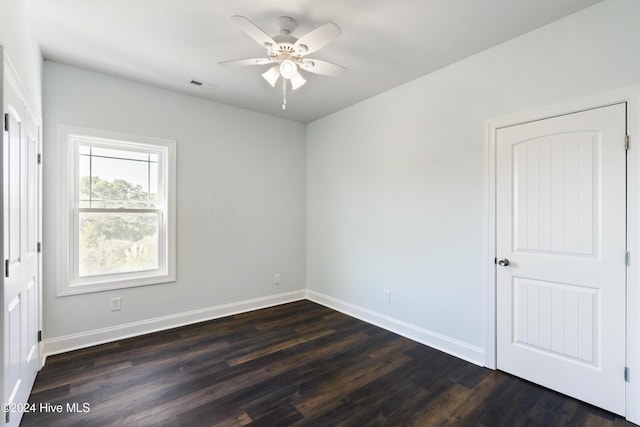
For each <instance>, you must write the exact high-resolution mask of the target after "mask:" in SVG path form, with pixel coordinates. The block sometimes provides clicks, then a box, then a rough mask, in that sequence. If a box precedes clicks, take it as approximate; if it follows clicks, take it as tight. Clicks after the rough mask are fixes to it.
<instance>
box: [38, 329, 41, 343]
mask: <svg viewBox="0 0 640 427" xmlns="http://www.w3.org/2000/svg"><path fill="white" fill-rule="evenodd" d="M38 342H42V331H38Z"/></svg>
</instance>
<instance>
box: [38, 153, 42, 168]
mask: <svg viewBox="0 0 640 427" xmlns="http://www.w3.org/2000/svg"><path fill="white" fill-rule="evenodd" d="M38 164H39V165H41V164H42V153H38Z"/></svg>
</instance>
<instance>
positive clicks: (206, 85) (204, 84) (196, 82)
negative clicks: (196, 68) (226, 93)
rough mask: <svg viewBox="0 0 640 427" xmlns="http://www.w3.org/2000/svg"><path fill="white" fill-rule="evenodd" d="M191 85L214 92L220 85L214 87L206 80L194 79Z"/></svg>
mask: <svg viewBox="0 0 640 427" xmlns="http://www.w3.org/2000/svg"><path fill="white" fill-rule="evenodd" d="M189 83H190V84H192V85H194V86H197V87H200V88H202V89H209V90H214V89H217V88H218V85H214V84H213V83H209V82H205V81H204V80H196V79H193V80H191V81H190V82H189Z"/></svg>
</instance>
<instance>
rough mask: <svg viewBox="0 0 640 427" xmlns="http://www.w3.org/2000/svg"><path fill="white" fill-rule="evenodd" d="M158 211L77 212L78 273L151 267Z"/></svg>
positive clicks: (155, 261) (153, 265)
mask: <svg viewBox="0 0 640 427" xmlns="http://www.w3.org/2000/svg"><path fill="white" fill-rule="evenodd" d="M159 218H160V215H159V214H158V213H129V212H125V213H119V212H114V213H111V212H107V213H103V212H100V213H97V212H80V213H79V231H80V233H79V248H78V251H79V254H78V255H79V256H78V266H79V274H80V277H86V276H94V275H98V274H115V273H131V272H136V271H145V270H154V269H157V268H159V263H158V223H159Z"/></svg>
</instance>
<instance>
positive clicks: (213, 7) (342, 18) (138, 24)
mask: <svg viewBox="0 0 640 427" xmlns="http://www.w3.org/2000/svg"><path fill="white" fill-rule="evenodd" d="M26 1H27V2H28V6H29V13H30V16H31V18H32V24H33V27H34V30H35V32H36V37H37V38H38V41H39V43H40V46H41V49H42V53H43V55H44V57H45V59H48V60H52V61H57V62H62V63H65V64H70V65H74V66H77V67H81V68H85V69H89V70H94V71H99V72H102V73H105V74H109V75H113V76H117V77H122V78H125V79H129V80H134V81H138V82H143V83H147V84H151V85H154V86H159V87H163V88H167V89H171V90H175V91H178V92H183V93H187V94H191V95H195V96H199V97H204V98H208V99H212V100H214V101H218V102H222V103H225V104H230V105H235V106H238V107H242V108H247V109H250V110H254V111H260V112H263V113H266V114H271V115H275V116H280V117H285V118H289V119H293V120H297V121H300V122H305V123H306V122H310V121H312V120H315V119H317V118H320V117H323V116H325V115H327V114H330V113H332V112H334V111H338V110H340V109H342V108H345V107H347V106H349V105H352V104H354V103H357V102H359V101H361V100H363V99H366V98H369V97H371V96H374V95H376V94H379V93H381V92H384V91H387V90H389V89H392V88H394V87H396V86H399V85H401V84H403V83H405V82H408V81H410V80H413V79H415V78H418V77H420V76H423V75H425V74H428V73H430V72H432V71H434V70H437V69H439V68H442V67H444V66H446V65H448V64H451V63H453V62H456V61H459V60H461V59H463V58H465V57H468V56H470V55H473V54H475V53H478V52H480V51H483V50H485V49H488V48H490V47H492V46H495V45H497V44H500V43H502V42H505V41H507V40H509V39H512V38H514V37H516V36H518V35H520V34H523V33H526V32H528V31H531V30H533V29H535V28H537V27H540V26H542V25H545V24H547V23H549V22H552V21H555V20H557V19H559V18H562V17H564V16H566V15H569V14H571V13H574V12H576V11H578V10H581V9H584V8H586V7H588V6H591V5H593V4H595V3H598V2H599V1H601V0H394V1H391V0H322V1H319V0H271V1H256V0H188V1H186V0H102V1H100V0H26ZM232 15H244V16H246V17H247V18H249V19H250V20H251V21H253V22H254V23H255V24H256V25H258V26H259V27H260V28H262V29H263V30H264V31H265V32H266V33H268V34H269V35H272V36H273V35H276V34H277V27H276V18H277V17H279V16H290V17H292V18H294V19H295V20H296V21H297V22H298V28H297V29H296V30H295V31H294V32H293V34H292V35H293V36H296V37H298V38H299V37H300V36H302V35H304V34H305V33H307V32H308V31H310V30H312V29H313V28H315V27H317V26H320V25H322V24H324V23H326V22H334V23H336V24H337V25H338V26H340V28H341V29H342V35H341V36H340V37H338V38H337V39H336V40H334V41H333V42H332V43H331V44H330V45H328V46H326V47H324V48H323V49H321V50H319V51H317V52H314V53H313V55H310V56H313V57H314V58H318V59H323V60H327V61H331V62H334V63H337V64H340V65H342V66H344V67H346V68H347V69H348V72H347V73H346V75H344V76H343V77H340V78H331V77H324V76H319V75H314V74H310V73H304V72H303V73H304V76H305V78H307V84H306V85H305V86H303V87H302V88H300V89H299V90H297V91H295V92H290V93H289V94H288V103H287V110H286V111H283V110H282V109H281V104H282V94H281V91H280V90H277V89H274V88H272V87H271V86H269V85H268V84H267V83H266V82H265V81H264V80H263V79H262V77H261V76H260V74H261V73H262V72H263V71H265V70H266V69H268V68H269V65H263V66H255V67H243V68H229V67H221V66H220V65H218V62H219V61H225V60H231V59H241V58H254V57H260V56H263V55H265V52H266V51H265V49H264V48H262V47H260V46H259V45H258V44H257V43H256V42H255V41H254V40H253V39H251V38H249V37H248V36H247V35H246V34H245V33H244V32H243V31H242V30H240V28H238V27H237V26H236V25H235V24H234V23H233V22H232V21H231V19H230V17H231V16H232ZM192 79H195V80H200V81H204V82H207V83H210V84H211V86H209V85H206V84H205V85H204V86H201V87H196V86H194V85H192V84H190V83H189V82H190V81H191V80H192Z"/></svg>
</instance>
